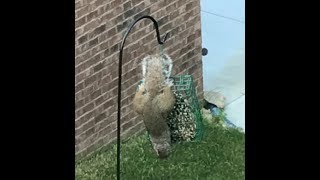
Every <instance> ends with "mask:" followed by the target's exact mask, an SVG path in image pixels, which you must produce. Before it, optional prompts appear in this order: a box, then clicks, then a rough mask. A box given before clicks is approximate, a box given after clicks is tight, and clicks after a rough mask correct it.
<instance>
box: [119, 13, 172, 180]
mask: <svg viewBox="0 0 320 180" xmlns="http://www.w3.org/2000/svg"><path fill="white" fill-rule="evenodd" d="M142 19H150V20H152V22H153V24H154V27H155V29H156V32H157V40H158V43H159V45H160V48H161V50H163V44H164V42H165V41H166V39H167V36H168V33H166V34H165V35H164V37H163V39H162V41H161V39H160V32H159V26H158V23H157V21H156V20H155V19H154V18H153V17H151V16H148V15H145V16H142V17H139V18H138V19H137V20H135V21H134V22H133V23H132V24H131V26H130V28H129V29H128V31H127V32H126V34H125V35H124V38H123V40H122V43H121V46H120V53H119V70H118V75H119V76H118V116H117V119H118V121H117V180H120V125H121V123H120V118H121V75H122V54H123V48H124V43H125V41H126V39H127V36H128V35H129V33H130V31H131V29H132V28H133V26H134V25H135V24H136V23H137V22H138V21H140V20H142Z"/></svg>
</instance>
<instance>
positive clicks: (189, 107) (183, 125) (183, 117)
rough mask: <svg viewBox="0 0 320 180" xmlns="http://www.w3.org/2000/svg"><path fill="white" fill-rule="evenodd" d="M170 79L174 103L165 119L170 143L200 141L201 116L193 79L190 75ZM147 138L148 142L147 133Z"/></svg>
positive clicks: (201, 132)
mask: <svg viewBox="0 0 320 180" xmlns="http://www.w3.org/2000/svg"><path fill="white" fill-rule="evenodd" d="M172 79H173V88H172V90H173V93H174V95H175V97H176V103H175V106H174V110H173V111H172V112H171V113H170V115H169V117H168V119H167V122H168V125H169V128H170V134H171V141H172V142H173V143H175V142H182V141H200V140H201V139H202V136H203V124H202V114H201V110H200V105H199V101H198V98H197V92H196V89H195V85H194V82H193V78H192V76H191V75H178V76H173V77H172ZM141 83H142V82H140V84H141ZM147 137H148V139H149V140H150V137H149V133H147Z"/></svg>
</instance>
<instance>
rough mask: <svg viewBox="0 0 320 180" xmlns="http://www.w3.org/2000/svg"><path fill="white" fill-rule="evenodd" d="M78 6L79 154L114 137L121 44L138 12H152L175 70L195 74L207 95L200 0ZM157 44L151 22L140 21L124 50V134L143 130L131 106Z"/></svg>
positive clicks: (112, 0)
mask: <svg viewBox="0 0 320 180" xmlns="http://www.w3.org/2000/svg"><path fill="white" fill-rule="evenodd" d="M75 8H76V9H75V16H76V19H75V36H76V39H75V51H76V54H75V56H76V58H75V82H76V84H75V93H76V97H75V106H76V107H75V108H76V109H75V111H76V117H75V118H76V119H75V135H76V137H75V140H76V144H75V148H76V156H77V158H78V157H82V156H83V155H86V154H88V153H91V152H93V151H94V150H96V149H98V148H99V147H101V146H102V145H106V144H109V143H111V142H113V141H114V140H115V139H116V122H117V118H116V117H117V82H118V78H117V77H118V72H117V70H118V56H119V46H120V43H121V40H122V38H123V36H124V33H125V32H126V31H127V29H128V26H129V25H130V24H131V22H132V21H133V20H134V19H136V18H137V17H138V16H141V15H151V16H153V17H154V18H155V19H156V20H157V21H158V23H159V26H160V27H159V30H160V34H161V36H163V35H164V34H165V33H166V32H169V33H170V35H169V37H168V40H167V41H166V43H165V50H166V52H167V53H168V54H169V56H171V58H172V59H173V63H174V64H173V65H174V69H173V74H174V75H176V74H192V75H193V77H194V79H195V83H196V85H197V91H198V96H199V97H200V98H201V97H203V89H202V88H203V85H202V61H201V60H202V57H201V28H200V27H201V26H200V0H76V1H75ZM158 49H159V48H158V46H157V39H156V32H155V30H154V29H153V23H152V21H151V20H149V19H145V20H141V21H139V23H137V24H136V25H135V28H134V29H133V30H132V31H131V32H130V35H129V36H128V38H127V40H126V43H125V48H124V53H123V66H122V68H123V70H122V71H123V72H122V73H123V74H122V83H123V84H122V103H121V104H122V110H121V114H122V118H121V120H122V125H121V131H122V132H121V133H122V135H123V138H126V137H128V136H130V135H132V134H134V133H139V132H141V131H143V130H144V125H143V123H142V121H141V120H139V119H138V118H137V116H136V113H135V112H133V111H132V98H133V95H134V93H135V90H136V87H137V83H138V81H139V80H140V79H141V66H140V62H141V60H142V58H143V57H145V56H146V55H147V54H154V53H157V52H158V51H159V50H158Z"/></svg>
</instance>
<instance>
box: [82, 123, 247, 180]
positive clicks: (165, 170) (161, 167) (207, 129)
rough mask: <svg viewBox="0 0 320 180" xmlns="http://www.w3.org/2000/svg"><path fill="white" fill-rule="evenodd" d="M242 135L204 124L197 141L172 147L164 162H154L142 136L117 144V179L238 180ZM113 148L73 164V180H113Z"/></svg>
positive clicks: (242, 161) (241, 173)
mask: <svg viewBox="0 0 320 180" xmlns="http://www.w3.org/2000/svg"><path fill="white" fill-rule="evenodd" d="M244 143H245V136H244V134H243V133H242V132H239V131H238V130H235V129H225V128H223V127H221V126H217V125H213V124H211V123H210V124H209V123H208V121H205V122H204V137H203V140H202V141H201V142H185V143H181V144H175V145H174V146H173V152H172V154H171V155H170V156H169V158H168V159H166V160H160V159H157V158H156V156H155V154H154V152H153V149H152V147H151V144H150V143H149V141H148V140H147V138H146V134H143V135H140V136H137V137H133V138H130V139H129V140H128V141H127V142H124V143H122V145H121V171H122V173H121V179H123V180H135V179H151V180H153V179H155V180H157V179H164V180H166V179H174V180H175V179H181V180H185V179H187V180H189V179H200V180H201V179H213V180H220V179H221V180H222V179H230V180H242V179H244V174H245V154H244V153H245V145H244ZM116 163H117V162H116V145H114V146H112V147H111V148H109V149H105V150H101V151H99V152H97V153H95V154H94V155H92V156H90V157H88V158H86V159H84V160H80V161H79V162H77V163H76V179H78V180H80V179H86V180H98V179H99V180H100V179H101V180H113V179H116Z"/></svg>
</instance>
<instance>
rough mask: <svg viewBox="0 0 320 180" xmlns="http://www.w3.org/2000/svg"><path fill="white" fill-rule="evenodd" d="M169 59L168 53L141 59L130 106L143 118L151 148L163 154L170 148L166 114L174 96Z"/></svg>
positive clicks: (164, 156) (166, 154)
mask: <svg viewBox="0 0 320 180" xmlns="http://www.w3.org/2000/svg"><path fill="white" fill-rule="evenodd" d="M171 69H172V61H171V59H170V57H169V56H168V55H163V56H160V55H154V56H147V57H146V58H144V59H143V62H142V74H143V80H142V84H141V85H139V87H138V90H137V92H136V94H135V96H134V98H133V108H134V110H135V111H136V112H137V113H138V114H139V116H140V117H141V118H142V120H143V122H144V124H145V127H146V129H147V131H148V132H149V134H150V140H151V143H152V145H153V149H154V150H155V152H156V153H157V155H158V157H160V158H166V157H168V155H169V154H170V151H171V145H170V143H171V137H170V129H169V126H168V124H167V117H168V115H169V113H170V112H171V111H172V110H173V108H174V104H175V96H174V94H173V92H172V90H171V87H172V85H173V82H172V81H171V80H170V73H171Z"/></svg>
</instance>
